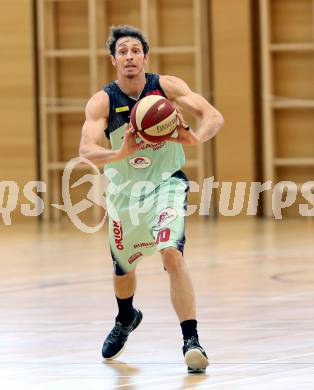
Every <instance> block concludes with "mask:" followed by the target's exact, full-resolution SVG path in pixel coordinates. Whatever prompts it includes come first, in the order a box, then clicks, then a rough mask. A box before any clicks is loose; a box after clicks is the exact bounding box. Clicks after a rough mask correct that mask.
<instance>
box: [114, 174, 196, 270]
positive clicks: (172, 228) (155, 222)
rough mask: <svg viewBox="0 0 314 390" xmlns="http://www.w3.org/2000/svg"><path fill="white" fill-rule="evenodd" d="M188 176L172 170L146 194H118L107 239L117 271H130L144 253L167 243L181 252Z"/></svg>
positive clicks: (167, 245) (163, 246)
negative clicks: (169, 174)
mask: <svg viewBox="0 0 314 390" xmlns="http://www.w3.org/2000/svg"><path fill="white" fill-rule="evenodd" d="M188 190H189V185H188V179H187V177H186V176H185V174H184V173H183V172H182V171H177V172H175V173H174V174H173V175H172V176H170V177H169V178H168V179H167V180H165V181H163V182H162V183H161V184H160V185H159V186H158V187H156V188H155V190H154V191H152V192H151V193H149V194H148V195H145V196H144V195H143V196H140V197H139V198H137V199H136V200H135V199H132V198H130V197H127V196H122V195H119V196H118V197H117V198H115V199H114V201H113V206H114V208H115V212H114V217H113V216H112V213H110V212H109V240H110V250H111V255H112V260H113V266H114V270H115V273H116V274H117V275H124V274H125V273H127V272H129V271H131V270H132V269H133V268H134V267H135V266H136V265H137V264H138V263H139V262H140V261H141V259H142V258H143V257H144V256H146V255H151V254H153V253H154V252H156V251H159V250H161V249H164V248H168V247H175V248H177V249H178V250H180V251H181V253H183V249H184V244H185V234H184V224H185V214H186V209H187V193H188Z"/></svg>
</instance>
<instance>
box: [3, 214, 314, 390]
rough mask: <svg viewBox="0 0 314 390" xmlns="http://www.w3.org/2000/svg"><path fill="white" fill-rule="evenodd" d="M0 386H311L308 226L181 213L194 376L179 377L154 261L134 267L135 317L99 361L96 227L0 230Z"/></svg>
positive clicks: (101, 299) (111, 304) (312, 297)
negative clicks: (204, 365)
mask: <svg viewBox="0 0 314 390" xmlns="http://www.w3.org/2000/svg"><path fill="white" fill-rule="evenodd" d="M0 233H1V235H0V243H1V268H0V275H1V286H0V293H1V294H0V305H1V319H0V335H1V338H0V341H1V348H0V370H1V375H0V382H1V388H2V389H6V390H9V389H22V390H25V389H32V390H36V389H43V390H46V389H47V390H48V389H49V390H50V389H56V390H63V389H66V390H71V389H76V390H87V389H88V390H98V389H101V390H106V389H132V390H138V389H145V390H146V389H158V390H160V389H221V390H224V389H228V390H230V389H231V390H237V389H240V390H267V389H269V390H279V389H282V390H287V389H291V390H292V389H293V390H296V389H302V390H310V389H313V388H314V304H313V302H314V289H313V287H314V263H313V262H314V245H313V244H314V239H313V238H314V223H313V220H307V219H305V218H303V219H299V220H289V221H285V222H273V221H263V220H259V221H256V220H254V219H246V220H241V221H239V220H238V221H237V220H235V219H230V220H229V219H227V220H223V221H219V222H213V221H206V220H202V219H190V220H189V221H188V226H187V239H188V240H187V246H186V258H187V260H188V263H189V267H190V270H191V274H192V278H193V281H194V284H195V288H196V293H197V302H198V319H199V333H200V336H201V341H202V344H203V346H204V347H205V348H206V350H207V352H208V355H209V357H210V361H211V366H210V367H209V369H208V371H207V374H206V375H199V376H197V375H188V374H187V372H186V367H185V365H184V362H183V357H182V353H181V334H180V328H179V325H178V323H177V319H176V317H175V314H174V312H173V310H172V308H171V305H170V301H169V294H168V277H167V273H166V272H164V271H163V269H162V267H161V262H160V261H159V258H158V256H153V257H151V258H146V259H144V260H142V263H141V265H140V266H139V268H138V276H139V282H138V291H137V296H136V298H135V303H136V305H137V306H138V307H140V308H141V309H142V311H143V313H144V320H143V323H142V324H141V326H140V327H139V328H138V329H137V330H136V331H135V332H134V333H133V334H132V335H131V336H130V338H129V342H128V345H127V348H126V350H125V352H124V353H123V354H122V355H121V356H120V358H119V360H117V361H114V362H112V363H111V364H107V363H104V362H103V360H102V358H101V354H100V351H101V346H102V342H103V339H104V336H105V335H106V334H107V332H108V330H109V329H111V327H112V324H113V317H114V315H115V313H116V308H115V300H114V296H113V291H112V284H111V272H112V271H111V263H110V257H109V253H108V247H107V242H106V234H107V233H106V230H105V232H104V231H102V232H101V233H97V234H94V235H87V234H84V233H81V232H79V231H78V230H76V229H75V228H74V227H72V226H70V225H61V226H60V225H44V226H40V225H37V224H36V223H32V224H22V223H20V224H15V225H14V226H12V227H3V226H2V227H1V228H0Z"/></svg>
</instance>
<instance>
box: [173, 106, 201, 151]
mask: <svg viewBox="0 0 314 390" xmlns="http://www.w3.org/2000/svg"><path fill="white" fill-rule="evenodd" d="M177 117H178V127H177V128H176V132H177V134H178V135H177V137H173V136H170V137H169V138H168V139H167V141H170V142H176V143H178V144H183V145H197V144H199V143H200V142H201V141H200V139H199V137H198V135H197V134H196V133H195V132H194V131H193V130H192V129H191V128H190V127H189V126H188V124H187V123H186V122H185V120H184V119H183V116H182V113H181V112H180V111H179V110H178V109H177Z"/></svg>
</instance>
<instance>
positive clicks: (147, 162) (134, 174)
mask: <svg viewBox="0 0 314 390" xmlns="http://www.w3.org/2000/svg"><path fill="white" fill-rule="evenodd" d="M145 77H146V84H145V87H144V89H143V91H142V93H141V95H140V96H139V97H138V99H133V98H131V97H129V96H127V95H126V94H125V93H123V92H122V90H121V89H120V88H119V86H118V85H117V83H116V82H115V81H113V82H111V83H110V84H108V85H106V86H105V87H104V88H103V89H104V91H105V92H106V93H107V94H108V96H109V101H110V111H109V118H108V127H107V129H105V134H106V136H107V138H108V139H109V140H110V142H111V146H112V149H113V150H117V149H120V147H121V144H122V142H123V136H124V133H125V131H126V130H127V128H128V123H129V121H130V113H131V110H132V108H133V106H134V105H135V104H136V102H137V101H138V100H139V99H141V98H143V97H145V96H148V95H153V94H154V95H161V96H164V97H166V95H165V93H164V91H163V90H162V88H161V86H160V83H159V75H157V74H151V73H146V74H145ZM184 163H185V155H184V150H183V147H182V145H181V144H178V143H174V142H168V141H164V142H162V143H160V144H156V145H151V144H143V146H142V148H141V149H140V150H138V151H136V152H135V153H134V154H133V155H131V156H128V157H126V158H125V159H123V160H120V161H118V162H114V163H109V164H106V165H105V169H104V172H105V175H106V176H107V177H108V179H109V183H110V184H109V187H108V191H107V192H108V195H109V196H110V194H114V193H115V196H117V195H125V196H127V197H131V196H132V195H133V196H139V195H140V192H141V191H140V192H138V189H140V188H141V187H142V188H143V185H144V183H146V193H147V192H148V191H150V190H151V191H153V190H154V189H155V188H156V187H158V186H159V185H160V184H161V182H163V181H165V180H167V179H168V178H169V177H170V176H172V175H173V174H174V173H175V172H176V171H179V170H180V169H181V167H182V166H183V164H184Z"/></svg>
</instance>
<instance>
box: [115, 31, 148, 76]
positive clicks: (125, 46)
mask: <svg viewBox="0 0 314 390" xmlns="http://www.w3.org/2000/svg"><path fill="white" fill-rule="evenodd" d="M111 61H112V64H113V66H114V67H115V68H116V69H117V73H118V74H119V75H121V76H125V77H127V78H130V79H131V78H134V77H135V76H137V75H138V74H139V73H142V72H143V70H144V65H145V64H146V62H147V56H146V55H145V54H144V52H143V47H142V44H141V42H140V41H139V40H138V39H136V38H131V37H124V38H120V39H119V40H118V41H117V43H116V54H115V56H114V57H113V56H111Z"/></svg>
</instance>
